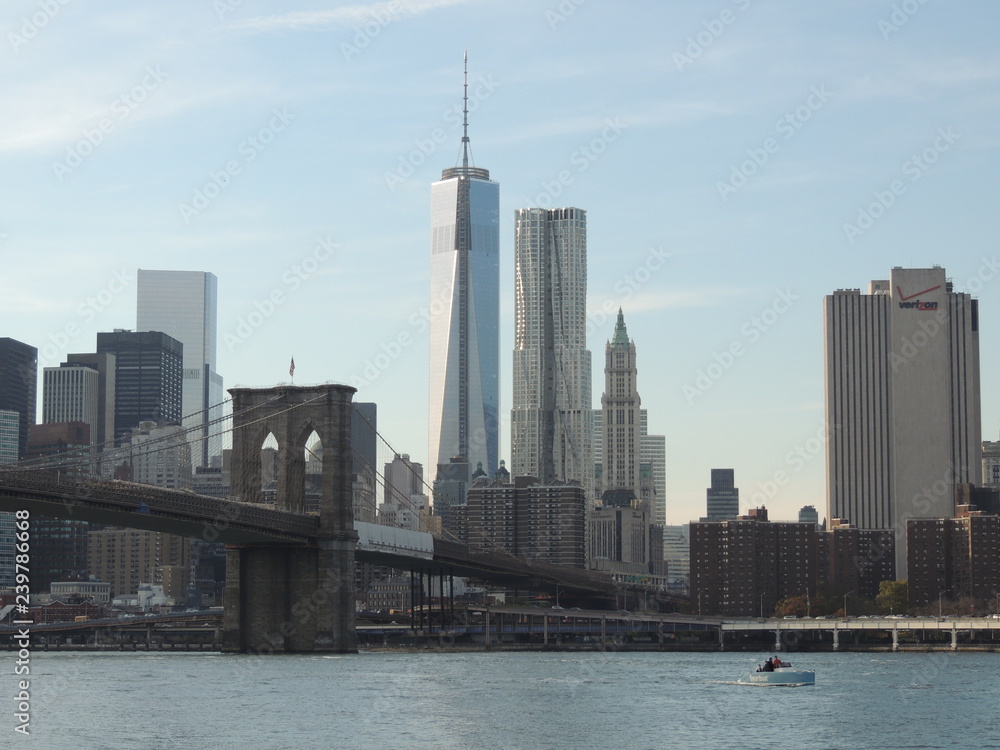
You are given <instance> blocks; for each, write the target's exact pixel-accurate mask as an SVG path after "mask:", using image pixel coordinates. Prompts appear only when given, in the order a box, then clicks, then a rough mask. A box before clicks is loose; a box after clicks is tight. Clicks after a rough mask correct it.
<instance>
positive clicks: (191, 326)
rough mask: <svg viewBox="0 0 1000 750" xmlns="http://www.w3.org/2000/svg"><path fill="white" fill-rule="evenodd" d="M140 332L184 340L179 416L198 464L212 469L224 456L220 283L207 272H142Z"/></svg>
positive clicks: (138, 286) (140, 281) (137, 317)
mask: <svg viewBox="0 0 1000 750" xmlns="http://www.w3.org/2000/svg"><path fill="white" fill-rule="evenodd" d="M136 287H137V304H136V330H137V331H160V332H162V333H165V334H167V335H168V336H170V337H172V338H174V339H176V340H177V341H179V342H181V344H183V347H184V356H183V373H184V374H183V395H182V400H181V414H182V416H183V422H182V423H183V425H184V427H185V428H186V429H188V430H189V432H188V440H189V442H190V443H191V459H192V461H193V463H194V465H195V466H208V465H209V463H210V461H209V457H210V456H217V455H219V454H221V452H222V443H221V439H220V438H219V437H218V434H219V432H220V429H221V428H220V427H219V426H218V425H216V426H214V427H213V426H212V425H211V424H209V423H210V422H211V420H215V419H219V418H221V417H222V413H223V412H222V402H223V400H224V398H225V396H224V395H223V386H222V377H221V376H220V375H219V374H218V373H217V372H216V349H217V346H216V341H217V329H218V325H217V318H216V316H217V304H218V288H217V287H218V281H217V279H216V277H215V274H212V273H207V272H204V271H147V270H143V269H139V273H138V279H137V282H136Z"/></svg>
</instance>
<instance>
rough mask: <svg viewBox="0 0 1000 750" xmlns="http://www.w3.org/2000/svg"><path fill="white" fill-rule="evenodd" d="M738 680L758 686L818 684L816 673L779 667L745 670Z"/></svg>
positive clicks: (743, 683)
mask: <svg viewBox="0 0 1000 750" xmlns="http://www.w3.org/2000/svg"><path fill="white" fill-rule="evenodd" d="M737 682H738V684H740V685H754V686H756V687H805V686H806V685H815V684H816V673H815V672H805V671H802V670H800V669H788V668H785V667H779V668H778V669H776V670H774V671H773V672H745V673H744V674H743V676H742V677H740V679H739V680H738V681H737Z"/></svg>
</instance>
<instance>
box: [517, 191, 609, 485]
mask: <svg viewBox="0 0 1000 750" xmlns="http://www.w3.org/2000/svg"><path fill="white" fill-rule="evenodd" d="M514 285H515V289H514V322H515V328H514V377H513V383H514V402H513V403H514V406H513V408H512V409H511V428H510V434H511V439H510V442H511V471H512V473H513V475H514V476H533V477H536V478H538V479H540V480H541V482H542V484H551V483H552V482H554V481H557V480H558V481H562V482H577V483H579V484H580V485H581V486H582V487H586V488H587V492H588V494H589V492H590V482H591V478H592V476H593V473H594V469H593V465H594V460H593V449H592V437H593V428H592V424H591V360H590V351H589V350H588V349H587V212H586V211H583V210H581V209H579V208H555V209H544V208H523V209H520V210H519V211H517V212H516V213H515V215H514Z"/></svg>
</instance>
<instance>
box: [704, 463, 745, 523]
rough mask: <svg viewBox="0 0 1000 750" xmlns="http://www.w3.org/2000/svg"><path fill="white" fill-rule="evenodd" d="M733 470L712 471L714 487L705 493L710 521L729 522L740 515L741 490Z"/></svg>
mask: <svg viewBox="0 0 1000 750" xmlns="http://www.w3.org/2000/svg"><path fill="white" fill-rule="evenodd" d="M734 475H735V472H734V471H733V470H732V469H712V486H711V487H709V488H708V490H706V492H705V496H706V505H707V511H708V515H707V516H706V520H708V521H729V520H731V519H734V518H736V517H737V516H738V515H739V514H740V490H739V488H738V487H737V486H736V480H735V478H734Z"/></svg>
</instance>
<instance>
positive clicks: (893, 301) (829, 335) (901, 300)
mask: <svg viewBox="0 0 1000 750" xmlns="http://www.w3.org/2000/svg"><path fill="white" fill-rule="evenodd" d="M823 320H824V334H825V336H824V338H825V342H824V343H825V347H824V349H825V365H826V383H825V385H826V423H827V425H828V430H829V438H828V440H827V443H826V446H827V518H829V519H834V518H839V519H845V520H847V521H850V523H851V524H853V525H854V526H856V527H857V528H860V529H893V530H894V531H895V533H896V539H897V544H896V575H897V577H898V578H899V579H901V580H902V579H905V578H906V577H907V570H906V560H907V557H906V554H907V550H906V544H905V540H906V537H905V533H906V522H907V520H909V519H915V518H951V517H952V516H954V507H955V505H954V497H955V485H956V484H959V483H964V482H971V483H973V484H980V483H981V478H982V459H981V454H982V443H981V442H980V441H981V430H980V419H981V417H980V385H979V309H978V303H977V301H976V300H974V299H972V297H971V296H970V295H968V294H963V293H958V292H955V291H953V289H952V283H951V282H950V281H948V280H947V278H946V277H945V271H944V269H943V268H941V267H939V266H935V267H933V268H906V269H904V268H898V267H897V268H893V269H892V271H891V272H890V274H889V279H888V280H887V281H886V280H879V281H872V282H871V284H869V287H868V294H864V295H863V294H861V292H860V291H859V290H858V289H841V290H838V291H836V292H834V293H833V294H832V295H828V296H827V297H826V298H825V299H824V309H823Z"/></svg>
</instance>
